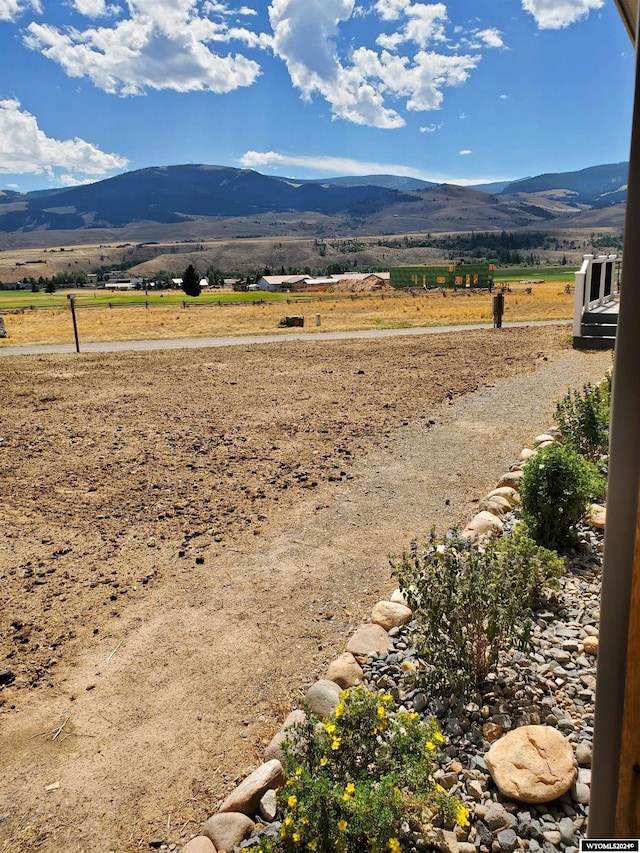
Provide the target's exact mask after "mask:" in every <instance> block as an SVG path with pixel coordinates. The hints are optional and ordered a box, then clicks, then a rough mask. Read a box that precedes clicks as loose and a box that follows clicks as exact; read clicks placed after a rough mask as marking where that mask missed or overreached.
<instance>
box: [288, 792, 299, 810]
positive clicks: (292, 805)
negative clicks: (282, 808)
mask: <svg viewBox="0 0 640 853" xmlns="http://www.w3.org/2000/svg"><path fill="white" fill-rule="evenodd" d="M297 804H298V798H297V797H296V795H295V794H292V795H291V796H290V797H289V799H288V800H287V805H288V806H289V808H290V809H295V807H296V805H297Z"/></svg>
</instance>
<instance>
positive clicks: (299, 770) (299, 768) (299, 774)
mask: <svg viewBox="0 0 640 853" xmlns="http://www.w3.org/2000/svg"><path fill="white" fill-rule="evenodd" d="M296 776H302V767H296Z"/></svg>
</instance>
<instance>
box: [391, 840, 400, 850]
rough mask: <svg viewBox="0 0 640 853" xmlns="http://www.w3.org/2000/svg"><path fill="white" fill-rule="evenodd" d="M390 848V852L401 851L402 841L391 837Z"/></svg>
mask: <svg viewBox="0 0 640 853" xmlns="http://www.w3.org/2000/svg"><path fill="white" fill-rule="evenodd" d="M389 850H390V853H400V842H399V841H398V839H397V838H390V839H389Z"/></svg>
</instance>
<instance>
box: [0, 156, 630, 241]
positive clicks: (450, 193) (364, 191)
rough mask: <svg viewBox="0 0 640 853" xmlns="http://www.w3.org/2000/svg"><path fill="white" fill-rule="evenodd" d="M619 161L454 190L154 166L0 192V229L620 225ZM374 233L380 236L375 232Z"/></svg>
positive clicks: (387, 179)
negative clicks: (332, 223)
mask: <svg viewBox="0 0 640 853" xmlns="http://www.w3.org/2000/svg"><path fill="white" fill-rule="evenodd" d="M627 169H628V163H615V164H610V165H603V166H594V167H591V168H588V169H582V170H580V171H577V172H563V173H557V174H545V175H538V176H537V177H529V178H523V179H521V180H518V181H513V182H511V183H506V184H505V182H500V183H496V184H484V185H478V187H460V186H455V185H451V184H434V183H430V182H428V181H421V180H419V179H417V178H411V177H403V176H395V175H367V176H364V177H362V176H352V177H339V178H326V179H323V180H317V181H308V180H294V179H291V178H285V177H271V176H267V175H263V174H260V173H259V172H255V171H252V170H250V169H234V168H230V167H223V166H209V165H184V166H162V167H151V168H147V169H141V170H138V171H135V172H127V173H124V174H121V175H117V176H116V177H113V178H108V179H106V180H103V181H98V182H96V183H93V184H85V185H82V186H76V187H67V188H61V189H52V190H40V191H35V192H30V193H26V194H25V193H18V192H14V191H11V190H5V191H0V231H4V232H22V233H25V232H34V231H48V230H55V231H61V230H78V229H95V228H101V229H104V228H123V227H125V226H131V225H132V224H135V223H164V224H178V223H185V222H189V221H194V220H201V219H208V218H211V217H215V218H220V217H224V218H235V217H245V218H247V217H263V216H264V215H265V214H269V215H273V214H279V215H287V216H289V215H291V214H295V215H298V214H300V215H304V214H314V215H321V216H327V217H334V218H335V217H337V218H338V219H339V220H340V222H341V223H343V224H344V225H345V226H346V227H349V228H354V229H356V230H357V229H362V228H366V227H368V226H370V227H372V228H374V227H378V228H380V229H383V228H387V229H388V230H389V231H390V232H393V233H400V232H401V231H402V230H406V231H408V230H414V229H416V228H417V229H429V230H467V229H470V228H487V229H493V228H517V227H524V226H527V225H536V224H539V223H542V222H544V223H546V224H547V225H548V224H550V221H552V220H554V221H555V223H557V225H558V226H560V225H561V224H562V225H564V223H565V222H566V223H571V222H572V220H573V219H575V218H576V217H580V219H581V225H582V226H583V227H585V226H588V224H589V216H588V213H589V212H590V211H594V212H596V211H598V214H597V217H596V218H597V221H598V222H599V224H600V226H602V225H606V224H612V225H619V224H620V223H621V210H622V209H623V208H621V205H622V204H623V203H624V201H625V200H626V182H627ZM378 233H384V231H383V230H380V231H379V232H378Z"/></svg>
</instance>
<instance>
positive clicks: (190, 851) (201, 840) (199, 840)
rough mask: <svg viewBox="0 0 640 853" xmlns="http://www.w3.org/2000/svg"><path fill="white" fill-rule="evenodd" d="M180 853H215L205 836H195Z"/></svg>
mask: <svg viewBox="0 0 640 853" xmlns="http://www.w3.org/2000/svg"><path fill="white" fill-rule="evenodd" d="M180 853H217V851H216V848H215V847H214V846H213V844H212V842H211V841H210V840H209V839H208V838H207V837H206V835H197V836H196V837H195V838H192V839H191V841H189V842H188V844H185V846H184V847H183V848H182V850H181V851H180Z"/></svg>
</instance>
